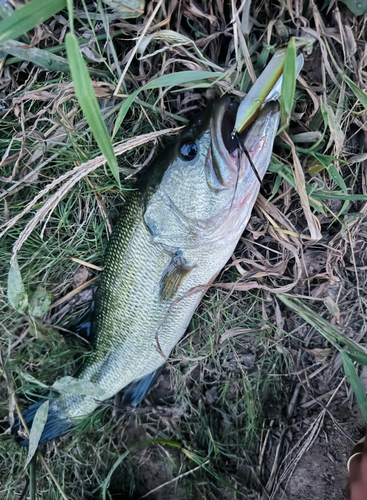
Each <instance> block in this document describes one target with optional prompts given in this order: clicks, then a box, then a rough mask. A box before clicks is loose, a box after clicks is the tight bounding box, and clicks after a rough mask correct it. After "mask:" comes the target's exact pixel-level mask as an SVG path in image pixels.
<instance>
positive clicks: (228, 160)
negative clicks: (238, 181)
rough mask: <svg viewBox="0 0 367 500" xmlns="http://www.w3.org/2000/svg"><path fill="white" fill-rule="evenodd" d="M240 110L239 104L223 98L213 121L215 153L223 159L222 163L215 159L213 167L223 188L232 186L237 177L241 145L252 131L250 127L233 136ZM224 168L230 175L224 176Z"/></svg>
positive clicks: (218, 104)
mask: <svg viewBox="0 0 367 500" xmlns="http://www.w3.org/2000/svg"><path fill="white" fill-rule="evenodd" d="M238 108H239V103H238V102H236V101H234V100H232V99H230V98H229V97H225V98H222V99H221V100H220V101H219V102H218V103H217V105H216V109H215V112H214V117H213V118H214V119H213V120H212V141H213V152H214V151H215V152H216V153H217V155H214V156H215V157H217V158H221V161H220V163H219V162H217V161H215V159H214V158H213V160H214V165H213V167H214V170H215V172H216V175H217V177H218V179H219V180H220V183H221V184H222V185H223V186H228V184H232V180H233V179H235V178H236V177H237V174H238V169H239V167H240V155H241V153H240V151H239V148H240V143H243V141H244V139H245V137H246V135H247V133H248V131H249V129H250V127H248V128H247V129H246V130H244V131H243V132H242V133H241V134H239V135H238V136H237V137H233V136H232V131H233V127H234V124H235V121H236V115H237V110H238ZM224 165H225V167H224ZM224 168H225V169H226V170H227V171H228V172H227V174H228V175H223V170H224Z"/></svg>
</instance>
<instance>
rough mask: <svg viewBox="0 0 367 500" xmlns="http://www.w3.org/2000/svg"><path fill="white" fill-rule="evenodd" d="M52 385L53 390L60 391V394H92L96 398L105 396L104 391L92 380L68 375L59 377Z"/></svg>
mask: <svg viewBox="0 0 367 500" xmlns="http://www.w3.org/2000/svg"><path fill="white" fill-rule="evenodd" d="M52 387H53V389H55V391H57V392H61V394H78V395H79V396H93V397H94V398H96V399H101V398H102V399H103V398H105V396H106V394H105V391H104V390H103V389H101V388H100V387H98V385H96V384H94V383H93V382H90V381H89V380H82V379H78V378H74V377H69V376H66V377H62V378H60V379H59V380H57V381H56V382H55V383H54V385H53V386H52Z"/></svg>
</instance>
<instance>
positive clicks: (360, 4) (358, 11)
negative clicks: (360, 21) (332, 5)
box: [340, 0, 367, 16]
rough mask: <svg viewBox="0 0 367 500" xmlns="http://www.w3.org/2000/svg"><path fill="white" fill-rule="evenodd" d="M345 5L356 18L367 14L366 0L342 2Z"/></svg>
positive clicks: (343, 0) (345, 0)
mask: <svg viewBox="0 0 367 500" xmlns="http://www.w3.org/2000/svg"><path fill="white" fill-rule="evenodd" d="M340 1H341V2H343V3H345V5H346V6H347V7H348V9H349V10H350V11H352V12H353V14H355V15H356V16H362V15H363V14H366V13H367V2H366V0H340Z"/></svg>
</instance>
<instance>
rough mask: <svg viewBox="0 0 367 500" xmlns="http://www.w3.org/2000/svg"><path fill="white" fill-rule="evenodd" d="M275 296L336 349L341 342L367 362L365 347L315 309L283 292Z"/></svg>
mask: <svg viewBox="0 0 367 500" xmlns="http://www.w3.org/2000/svg"><path fill="white" fill-rule="evenodd" d="M277 297H278V298H279V299H280V300H281V301H282V302H283V304H285V305H286V306H287V307H288V308H289V309H291V310H292V311H294V312H295V313H297V314H298V315H299V316H300V317H301V318H303V319H304V320H305V321H307V323H309V324H310V325H311V326H313V327H314V328H315V329H316V330H317V331H318V332H319V333H321V335H323V336H324V337H325V338H326V340H328V341H329V342H330V343H331V344H332V345H333V346H334V347H335V348H336V349H338V350H339V351H341V350H342V348H341V346H340V344H343V345H345V346H346V347H347V348H348V349H349V350H350V352H351V354H356V353H358V354H359V355H360V356H363V358H364V359H365V360H366V362H367V351H366V350H365V349H363V348H362V347H361V346H360V345H359V344H357V342H354V340H352V339H349V338H348V337H346V336H345V335H344V334H343V333H342V331H341V330H340V329H339V328H337V327H336V326H333V325H332V324H331V323H330V322H329V321H327V320H326V319H324V318H323V317H322V316H320V315H319V314H318V313H317V312H316V311H314V310H313V309H311V308H310V307H308V306H306V304H304V303H303V301H301V300H299V299H294V298H291V297H289V296H286V295H283V294H277Z"/></svg>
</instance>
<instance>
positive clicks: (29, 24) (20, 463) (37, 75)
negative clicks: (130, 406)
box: [0, 0, 367, 500]
mask: <svg viewBox="0 0 367 500" xmlns="http://www.w3.org/2000/svg"><path fill="white" fill-rule="evenodd" d="M117 3H118V2H117ZM111 4H112V2H107V1H106V2H105V3H102V2H100V1H99V2H90V1H89V0H81V1H80V2H79V1H78V2H74V3H73V2H72V1H71V0H70V1H68V2H66V1H64V0H48V1H47V2H44V1H42V0H33V1H32V2H30V3H28V4H26V5H25V6H23V7H21V8H19V4H18V3H17V4H16V7H17V10H16V12H13V11H14V8H13V6H12V3H11V2H6V1H5V2H2V4H1V9H0V17H1V18H2V20H1V22H0V44H1V45H0V165H1V173H0V175H1V178H0V182H1V190H0V205H1V211H0V214H1V215H0V217H1V224H2V227H1V229H0V231H1V234H0V237H1V240H0V266H1V278H0V280H1V284H2V287H3V288H2V289H1V290H0V293H1V295H0V306H1V309H0V322H1V326H2V329H1V338H0V355H1V375H2V377H1V382H0V391H1V396H2V397H1V399H0V401H1V402H0V419H1V423H2V427H3V429H4V433H3V434H2V436H1V442H0V471H1V472H0V496H1V498H6V499H13V498H14V499H15V498H35V495H37V498H40V499H43V500H46V499H56V498H57V499H58V498H67V499H74V498H75V499H77V498H78V499H80V498H83V499H84V498H85V499H89V498H90V499H93V498H94V499H100V498H108V499H111V498H114V499H118V498H130V497H134V498H150V499H159V498H163V497H164V498H166V499H167V498H179V499H181V498H208V499H212V498H216V499H218V498H223V499H227V498H241V497H244V498H264V499H265V498H278V495H280V493H281V492H282V491H283V490H284V491H287V488H291V493H292V492H293V495H294V491H295V490H294V488H296V486H295V485H294V484H293V483H292V474H293V473H294V471H295V470H296V467H297V466H298V465H299V464H300V463H302V462H301V461H302V457H303V456H304V455H307V452H308V451H309V450H310V449H311V447H312V445H313V444H316V445H317V444H318V443H321V444H322V446H324V443H326V438H325V436H327V440H328V442H331V443H335V446H334V448H335V453H336V455H337V456H342V454H343V453H348V451H349V445H350V444H351V443H352V441H353V440H354V439H357V438H358V437H360V435H359V433H360V432H361V429H360V428H359V427H358V426H359V424H361V423H362V418H364V419H366V418H367V398H366V389H367V387H366V375H365V369H364V368H362V369H361V366H362V365H363V364H364V365H366V364H367V363H366V349H365V347H364V345H365V333H366V324H365V321H366V320H365V308H366V297H367V292H366V290H365V283H366V271H367V263H366V257H365V254H366V252H365V245H366V235H367V233H366V219H365V216H366V210H367V205H366V200H367V197H366V196H367V187H366V173H365V163H366V161H367V156H366V153H365V151H364V150H365V144H366V131H365V122H366V110H367V95H366V93H365V89H366V82H367V73H366V71H365V69H366V64H367V62H366V57H365V54H366V34H365V31H366V17H365V16H360V15H358V16H356V15H355V14H359V13H358V12H356V13H355V14H353V13H352V12H351V11H349V9H348V7H347V6H346V5H345V4H344V3H343V4H342V3H340V4H337V3H336V2H334V3H332V4H330V6H329V7H328V6H325V7H323V6H322V2H321V3H319V2H315V1H314V0H311V1H310V2H308V1H307V2H306V1H299V0H297V1H294V2H285V1H283V0H282V1H280V2H279V4H278V3H274V2H271V3H269V2H260V1H252V2H243V3H241V4H238V5H237V6H236V5H235V2H232V3H230V4H225V3H222V2H220V1H216V2H206V1H203V2H198V3H197V4H194V3H193V2H190V1H186V0H184V1H183V2H181V3H179V4H178V3H176V2H174V1H167V2H163V1H162V0H159V1H158V2H157V3H155V4H153V3H148V4H147V6H146V8H145V13H144V14H143V15H141V16H140V17H136V18H135V17H131V15H130V14H131V10H130V11H129V15H128V14H127V13H126V8H125V10H119V11H116V10H113V6H112V7H111ZM136 9H137V10H139V9H140V6H138V7H136ZM291 36H295V37H297V38H298V39H302V40H303V43H304V45H303V48H302V49H301V50H302V51H303V53H304V56H305V66H304V69H303V70H302V73H301V75H300V77H299V78H298V80H297V84H296V88H295V95H294V97H295V98H294V100H292V102H290V100H289V99H287V97H289V92H287V93H286V94H285V95H286V97H283V101H282V110H283V121H282V124H283V127H282V128H283V131H282V132H281V133H280V134H279V136H278V138H277V140H276V144H275V147H274V155H273V159H272V163H271V165H270V168H269V172H268V174H267V176H266V177H265V180H264V184H263V187H262V191H261V195H260V197H259V199H258V201H257V204H256V207H255V209H254V212H253V217H252V219H251V222H250V223H249V225H248V227H247V229H246V231H245V233H244V235H243V238H242V239H241V242H240V244H239V245H238V248H237V250H236V254H235V255H234V256H233V259H232V261H231V262H229V263H228V266H227V268H226V269H225V270H224V271H223V273H222V274H221V276H219V277H218V279H217V282H216V283H215V284H214V285H213V286H212V287H211V289H210V290H209V291H208V292H207V294H206V295H205V298H204V300H203V301H202V303H201V305H200V307H199V309H198V311H197V312H196V314H195V316H194V317H193V319H192V322H191V325H190V328H189V331H188V332H187V335H186V336H185V337H184V338H183V339H182V341H181V342H180V343H179V345H178V346H177V347H176V349H175V351H174V352H173V353H172V357H171V360H170V361H169V363H168V364H167V367H166V368H165V370H164V372H163V373H162V375H161V376H160V378H159V380H158V382H157V385H156V386H155V388H154V389H153V390H152V391H151V392H150V394H149V395H148V397H147V398H146V399H145V401H144V402H143V403H141V404H140V405H139V407H137V408H136V409H134V410H130V411H128V412H125V411H121V410H120V408H119V396H118V395H117V396H116V398H115V399H114V400H113V401H109V402H107V403H106V405H105V406H104V407H103V408H101V409H100V410H98V411H97V412H95V413H94V414H93V416H92V418H91V419H90V420H89V421H88V422H85V425H83V426H81V428H79V429H78V431H77V432H76V433H72V434H69V435H67V436H64V437H62V438H61V439H59V440H57V441H55V442H50V443H48V444H47V445H45V446H42V447H41V450H40V452H38V455H37V457H38V458H37V460H35V458H33V459H32V460H31V462H30V465H29V466H28V468H27V474H25V473H24V466H25V464H26V461H27V454H28V450H26V449H24V448H21V447H20V446H19V445H18V444H16V443H15V442H14V440H13V438H12V437H11V436H10V434H9V431H10V426H9V422H10V424H12V423H13V422H14V418H15V416H16V415H17V413H18V411H19V409H24V408H25V407H26V406H28V405H29V404H30V402H32V401H35V400H37V399H38V398H39V397H40V396H41V397H42V395H45V394H47V392H48V388H49V387H51V386H52V385H53V383H54V382H55V381H56V380H58V379H60V378H61V377H64V376H67V375H73V374H75V371H76V369H77V366H78V363H79V362H80V359H81V357H82V356H84V355H85V354H86V353H87V352H88V345H87V342H86V341H85V340H83V339H80V338H78V337H76V336H73V335H69V336H68V335H67V334H68V332H69V331H70V329H72V325H73V322H74V321H75V319H76V318H77V317H78V316H79V315H80V313H81V312H82V311H83V310H84V309H85V307H86V304H87V303H88V301H89V300H90V299H91V294H92V291H91V289H92V288H93V287H94V286H95V285H96V284H98V275H99V272H100V270H101V268H102V267H103V255H104V252H105V249H106V245H107V244H108V239H109V236H110V233H111V229H112V227H113V224H114V221H115V220H116V218H117V216H118V213H119V211H120V209H121V206H122V205H123V203H124V199H125V196H126V194H127V193H128V191H130V190H131V189H134V180H135V178H136V177H137V176H138V175H139V174H138V172H139V171H140V170H141V168H143V166H145V165H147V164H148V163H149V162H150V161H151V159H152V158H153V157H154V155H155V154H156V153H157V151H159V150H160V149H161V148H163V147H164V145H165V144H167V143H168V141H169V140H172V139H170V137H169V136H171V135H175V134H178V133H179V131H180V127H181V126H182V125H183V124H185V123H186V122H187V120H188V119H189V118H190V117H191V116H192V115H193V114H195V113H200V112H201V111H202V109H203V108H204V107H205V106H206V105H208V104H209V103H210V102H211V101H213V100H214V99H216V98H218V97H220V96H221V95H223V94H227V93H228V94H230V95H232V96H233V97H234V98H237V99H240V98H242V97H243V96H244V95H245V93H247V92H248V90H249V88H250V87H251V84H252V81H253V80H254V79H255V77H256V75H258V74H259V73H260V72H261V71H262V69H263V68H264V67H265V65H266V63H267V61H268V60H269V58H270V57H271V55H272V54H273V53H274V51H275V49H276V48H277V47H279V46H280V45H282V44H285V43H287V42H288V41H289V39H290V37H291ZM15 40H19V41H15ZM287 68H288V69H287ZM287 68H286V72H285V84H284V85H285V88H287V89H291V90H292V88H293V87H294V75H292V68H291V66H290V65H289V66H288V67H287ZM94 96H95V97H94ZM101 153H102V154H103V155H104V156H101ZM11 261H12V264H13V266H12V267H10V263H11ZM142 265H144V263H143V262H142ZM8 280H9V282H10V283H11V285H12V286H11V287H10V288H9V289H8V286H7V283H8ZM14 290H16V293H13V291H14ZM350 384H351V386H352V388H353V390H354V393H353V391H352V390H351V386H350ZM354 394H355V396H356V397H355V396H354ZM355 401H357V402H358V403H359V406H358V405H357V404H356V403H355ZM333 426H334V427H333ZM335 428H337V429H338V432H339V433H340V434H341V433H343V435H346V436H347V441H346V442H344V444H343V446H344V448H342V445H341V444H340V442H339V441H337V439H336V438H335ZM322 449H325V450H326V445H325V446H324V448H322ZM326 453H327V452H326V451H325V456H324V458H325V457H326V456H327V455H326ZM338 454H339V455H338ZM343 456H344V455H343ZM325 461H326V459H325ZM320 467H322V465H320ZM325 467H327V470H328V471H330V468H332V467H334V466H332V465H330V464H328V465H327V466H326V465H325ZM34 473H35V476H36V480H34ZM321 476H322V474H321V473H320V477H321ZM341 483H342V481H341V482H340V484H341ZM34 485H35V491H34ZM323 487H325V491H328V494H329V495H330V497H333V498H338V495H342V485H341V486H340V485H339V483H338V481H334V485H333V486H332V487H330V484H329V483H327V484H326V482H325V484H324V483H322V484H319V485H318V486H316V483H315V490H314V491H313V493H314V494H315V495H316V494H317V495H318V496H320V497H322V492H323V491H324V490H322V488H323ZM292 488H293V490H292ZM316 488H319V489H316ZM327 488H329V489H327ZM320 492H321V493H320ZM324 496H325V495H324ZM279 498H280V497H279ZM297 498H300V499H301V500H303V498H306V497H302V492H301V493H300V492H297ZM340 498H342V496H340Z"/></svg>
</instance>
